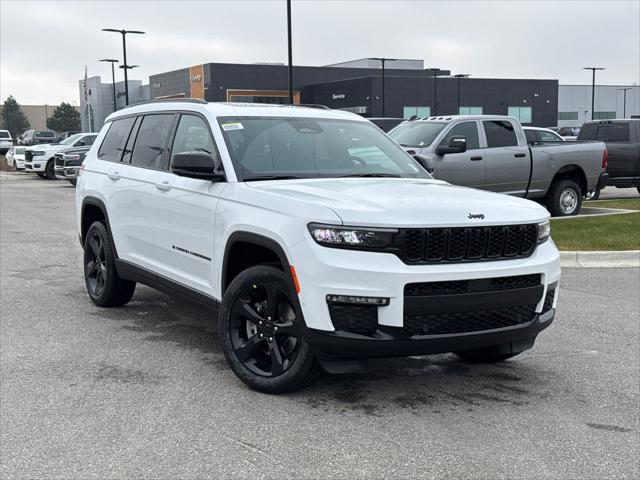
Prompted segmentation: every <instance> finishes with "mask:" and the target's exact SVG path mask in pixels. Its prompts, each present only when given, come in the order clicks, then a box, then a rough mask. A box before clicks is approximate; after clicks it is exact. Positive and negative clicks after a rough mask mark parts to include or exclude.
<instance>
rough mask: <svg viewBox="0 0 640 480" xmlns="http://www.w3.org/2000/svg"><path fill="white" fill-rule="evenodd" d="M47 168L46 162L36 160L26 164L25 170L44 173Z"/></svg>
mask: <svg viewBox="0 0 640 480" xmlns="http://www.w3.org/2000/svg"><path fill="white" fill-rule="evenodd" d="M36 158H37V157H36ZM46 168H47V162H46V161H45V160H42V161H40V160H35V159H34V160H32V161H30V162H24V169H25V170H27V171H29V172H44V171H45V170H46Z"/></svg>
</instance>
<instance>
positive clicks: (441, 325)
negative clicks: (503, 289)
mask: <svg viewBox="0 0 640 480" xmlns="http://www.w3.org/2000/svg"><path fill="white" fill-rule="evenodd" d="M535 308H536V305H535V304H530V305H517V306H514V307H506V308H497V309H492V310H478V311H473V312H455V313H438V314H412V315H405V316H404V330H405V332H406V333H407V335H409V336H413V335H446V334H455V333H468V332H479V331H483V330H493V329H496V328H505V327H514V326H518V325H522V324H525V323H528V322H529V321H531V320H532V318H533V316H534V314H535Z"/></svg>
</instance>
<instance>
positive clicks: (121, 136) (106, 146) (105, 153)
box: [98, 117, 134, 162]
mask: <svg viewBox="0 0 640 480" xmlns="http://www.w3.org/2000/svg"><path fill="white" fill-rule="evenodd" d="M133 121H134V118H133V117H129V118H123V119H121V120H114V121H113V122H111V126H110V127H109V131H108V132H107V135H106V136H105V137H104V140H103V141H102V145H100V150H98V158H99V159H100V160H106V161H108V162H119V161H120V158H121V157H122V149H123V148H124V144H125V142H126V141H127V138H128V137H129V132H130V131H131V126H132V125H133Z"/></svg>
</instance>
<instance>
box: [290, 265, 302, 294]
mask: <svg viewBox="0 0 640 480" xmlns="http://www.w3.org/2000/svg"><path fill="white" fill-rule="evenodd" d="M289 268H290V269H291V278H293V284H294V285H295V287H296V293H300V283H299V282H298V276H297V275H296V269H295V268H293V265H290V266H289Z"/></svg>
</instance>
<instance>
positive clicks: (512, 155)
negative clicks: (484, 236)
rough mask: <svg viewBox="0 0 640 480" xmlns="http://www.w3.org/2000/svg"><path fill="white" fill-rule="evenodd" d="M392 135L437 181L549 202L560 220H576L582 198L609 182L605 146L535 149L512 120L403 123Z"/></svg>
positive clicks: (466, 117) (482, 118)
mask: <svg viewBox="0 0 640 480" xmlns="http://www.w3.org/2000/svg"><path fill="white" fill-rule="evenodd" d="M389 136H391V138H393V139H394V140H395V141H396V142H397V143H399V144H400V145H402V146H403V147H404V148H405V150H407V151H408V152H409V153H410V154H412V155H414V157H415V158H416V159H417V160H418V161H419V162H420V163H421V164H422V166H423V167H424V168H426V169H427V170H428V171H430V172H431V173H432V174H433V175H434V176H435V177H436V178H439V179H441V180H445V181H447V182H450V183H453V184H456V185H464V186H467V187H474V188H480V189H484V190H491V191H492V192H500V193H506V194H509V195H515V196H518V197H524V198H530V199H532V200H539V201H543V202H544V203H545V205H546V207H547V209H548V210H549V211H550V212H551V214H552V215H554V216H568V215H576V214H577V213H578V212H579V211H580V207H581V205H582V197H583V196H584V195H586V194H587V193H588V192H592V191H595V190H596V189H597V188H602V187H603V186H604V185H606V182H607V174H606V173H605V171H606V166H607V150H606V146H605V144H604V143H603V142H553V143H548V144H545V143H544V142H541V143H540V144H536V145H532V146H529V145H528V144H527V139H526V137H525V133H524V131H523V129H522V125H520V123H519V122H518V121H517V120H516V119H515V118H512V117H505V116H499V115H474V116H470V115H459V116H448V117H429V118H424V119H419V120H412V121H406V122H403V123H401V124H400V125H398V126H397V127H396V128H394V129H393V130H391V131H390V132H389Z"/></svg>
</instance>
